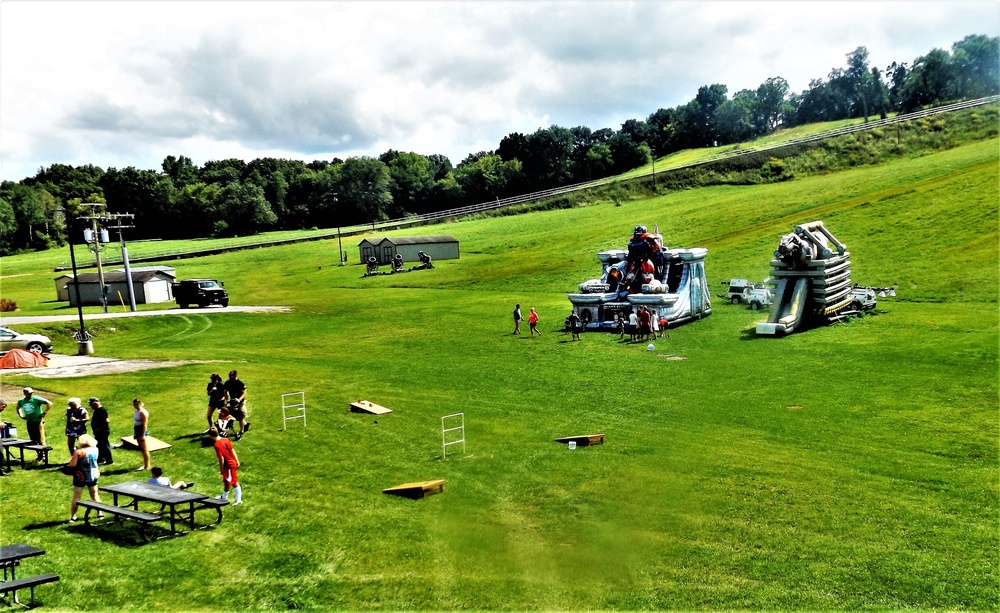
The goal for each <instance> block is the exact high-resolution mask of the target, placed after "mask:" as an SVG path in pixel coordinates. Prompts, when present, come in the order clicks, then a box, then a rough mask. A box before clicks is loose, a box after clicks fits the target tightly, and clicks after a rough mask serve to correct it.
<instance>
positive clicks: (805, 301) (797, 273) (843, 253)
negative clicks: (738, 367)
mask: <svg viewBox="0 0 1000 613" xmlns="http://www.w3.org/2000/svg"><path fill="white" fill-rule="evenodd" d="M850 257H851V254H850V252H848V251H847V247H846V246H845V245H844V244H843V243H841V242H840V241H838V240H837V239H836V237H834V236H833V234H831V233H830V231H829V230H827V229H826V227H825V226H823V222H822V221H814V222H812V223H807V224H802V225H800V226H796V227H795V232H793V233H792V234H786V235H785V236H783V237H781V242H780V243H779V244H778V248H777V249H775V250H774V258H775V259H773V260H771V278H772V279H774V280H775V281H776V282H777V285H776V287H775V291H774V302H773V303H772V305H771V312H770V314H769V316H768V318H767V321H762V322H760V323H758V324H757V335H758V336H783V335H785V334H791V333H792V332H795V331H796V330H800V329H802V328H804V327H807V326H813V325H825V324H828V323H833V322H834V321H837V320H839V319H841V317H842V313H841V312H842V311H844V310H845V309H848V308H849V307H851V303H852V300H853V298H852V294H851V260H850Z"/></svg>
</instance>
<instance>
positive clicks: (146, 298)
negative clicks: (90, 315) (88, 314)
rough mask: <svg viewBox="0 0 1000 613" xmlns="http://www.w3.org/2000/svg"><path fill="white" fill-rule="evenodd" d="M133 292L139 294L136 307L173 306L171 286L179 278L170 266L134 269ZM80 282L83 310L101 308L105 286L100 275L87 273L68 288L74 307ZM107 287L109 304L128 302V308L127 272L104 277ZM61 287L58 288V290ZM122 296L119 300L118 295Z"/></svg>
mask: <svg viewBox="0 0 1000 613" xmlns="http://www.w3.org/2000/svg"><path fill="white" fill-rule="evenodd" d="M131 272H132V290H133V291H134V292H135V303H136V304H152V303H156V302H169V301H171V300H173V299H174V295H173V291H172V290H171V289H170V285H171V284H172V283H174V282H175V281H176V280H177V274H176V272H175V271H174V269H173V268H171V267H169V266H146V267H138V268H133V269H132V271H131ZM76 282H79V283H80V303H81V304H82V305H83V306H88V305H99V304H101V282H100V279H99V278H98V276H97V273H96V272H86V273H80V274H78V275H77V280H76V281H74V280H73V279H72V275H70V279H69V281H68V282H67V283H66V285H65V289H66V300H69V305H70V306H76V288H75V285H76ZM104 285H105V286H106V287H107V300H108V304H118V303H120V302H124V303H125V304H126V305H127V304H128V283H127V279H126V278H125V270H124V269H121V268H118V269H115V270H111V271H108V272H105V273H104ZM57 287H58V286H57ZM119 293H121V298H120V299H119V297H118V294H119Z"/></svg>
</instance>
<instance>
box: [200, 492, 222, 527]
mask: <svg viewBox="0 0 1000 613" xmlns="http://www.w3.org/2000/svg"><path fill="white" fill-rule="evenodd" d="M195 505H196V506H195V508H194V510H195V511H199V510H201V509H215V510H216V512H218V514H219V517H218V519H216V520H215V522H213V523H212V524H211V525H212V526H217V525H219V524H220V523H222V507H227V506H229V501H228V500H223V499H221V498H206V499H204V500H199V501H198V502H196V503H195Z"/></svg>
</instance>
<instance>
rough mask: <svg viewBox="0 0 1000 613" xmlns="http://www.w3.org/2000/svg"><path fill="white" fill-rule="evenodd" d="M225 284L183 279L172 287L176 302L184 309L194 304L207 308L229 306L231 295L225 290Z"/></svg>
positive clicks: (214, 281)
mask: <svg viewBox="0 0 1000 613" xmlns="http://www.w3.org/2000/svg"><path fill="white" fill-rule="evenodd" d="M223 286H224V284H223V283H221V282H220V281H216V280H215V279H183V280H181V281H178V282H177V283H174V284H173V285H171V286H170V287H171V289H172V290H173V292H174V300H176V301H177V306H179V307H181V308H182V309H186V308H188V306H190V305H192V304H197V305H198V306H200V307H207V306H208V305H210V304H221V305H222V306H224V307H227V306H229V294H228V293H227V292H226V290H225V289H223Z"/></svg>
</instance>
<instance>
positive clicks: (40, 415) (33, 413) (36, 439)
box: [17, 387, 52, 461]
mask: <svg viewBox="0 0 1000 613" xmlns="http://www.w3.org/2000/svg"><path fill="white" fill-rule="evenodd" d="M22 391H23V392H24V398H21V399H20V400H18V401H17V414H18V416H20V417H21V418H22V419H23V420H24V422H25V425H26V426H27V428H28V438H30V439H31V442H32V443H35V444H36V445H45V415H47V414H48V412H49V411H50V410H51V409H52V401H51V400H48V399H45V398H42V397H41V396H35V390H33V389H32V388H30V387H26V388H24V390H22ZM41 459H42V454H41V452H39V454H38V460H39V461H41Z"/></svg>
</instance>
